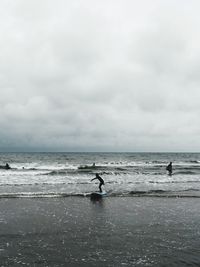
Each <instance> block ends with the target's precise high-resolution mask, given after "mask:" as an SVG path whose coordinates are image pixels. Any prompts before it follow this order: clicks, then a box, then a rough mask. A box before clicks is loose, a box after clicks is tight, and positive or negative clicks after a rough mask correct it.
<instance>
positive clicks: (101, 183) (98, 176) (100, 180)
mask: <svg viewBox="0 0 200 267" xmlns="http://www.w3.org/2000/svg"><path fill="white" fill-rule="evenodd" d="M93 180H99V182H100V183H99V192H100V193H102V189H101V187H102V185H104V180H103V178H101V176H100V175H99V174H98V173H96V177H95V178H93V179H92V180H91V181H93Z"/></svg>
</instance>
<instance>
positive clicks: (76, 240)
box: [0, 197, 200, 267]
mask: <svg viewBox="0 0 200 267" xmlns="http://www.w3.org/2000/svg"><path fill="white" fill-rule="evenodd" d="M199 210H200V200H199V199H198V198H154V197H106V198H104V199H103V200H102V201H100V202H91V200H90V198H87V197H66V198H47V199H45V198H41V199H40V198H38V199H36V198H32V199H31V198H16V199H7V198H2V199H0V266H1V267H3V266H31V267H34V266H48V267H51V266H52V267H56V266H68V267H70V266H74V267H79V266H87V267H93V266H98V267H100V266H104V267H105V266H116V267H117V266H152V267H157V266H159V267H162V266H163V267H164V266H169V267H173V266H181V267H184V266H200V212H199Z"/></svg>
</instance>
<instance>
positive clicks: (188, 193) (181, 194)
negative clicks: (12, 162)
mask: <svg viewBox="0 0 200 267" xmlns="http://www.w3.org/2000/svg"><path fill="white" fill-rule="evenodd" d="M92 193H93V192H83V193H81V192H77V193H74V192H71V193H65V192H23V193H0V198H66V197H90V196H91V194H92ZM131 196H132V197H164V198H188V197H189V198H200V190H198V189H192V188H191V189H186V190H182V191H170V190H147V191H137V190H136V191H130V192H112V191H111V190H110V191H108V192H107V194H106V195H105V197H131Z"/></svg>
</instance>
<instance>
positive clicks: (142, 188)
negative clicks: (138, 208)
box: [0, 153, 200, 197]
mask: <svg viewBox="0 0 200 267" xmlns="http://www.w3.org/2000/svg"><path fill="white" fill-rule="evenodd" d="M169 161H172V162H173V175H172V176H169V175H168V174H167V172H166V165H167V164H168V163H169ZM6 162H8V163H9V164H10V165H11V167H12V169H11V170H3V169H0V197H23V196H26V197H58V196H60V197H62V196H68V195H84V194H87V193H90V192H93V191H95V190H97V189H98V184H96V183H95V182H93V183H91V182H90V180H91V178H93V177H94V176H95V173H96V172H98V173H100V175H101V176H102V177H103V178H104V180H105V188H104V189H105V190H106V191H107V192H108V193H109V196H120V195H124V196H125V195H134V196H136V195H137V196H142V195H153V196H154V195H156V196H160V195H162V196H190V197H199V196H200V154H199V153H0V165H4V164H5V163H6ZM93 163H95V167H92V164H93Z"/></svg>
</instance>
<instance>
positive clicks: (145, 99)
mask: <svg viewBox="0 0 200 267" xmlns="http://www.w3.org/2000/svg"><path fill="white" fill-rule="evenodd" d="M199 10H200V2H199V0H196V1H195V0H190V1H188V0H187V1H186V0H140V1H138V0H101V1H94V0H73V1H71V0H42V1H41V0H29V1H27V0H1V2H0V151H3V152H4V151H55V152H57V151H66V152H67V151H83V152H86V151H107V152H109V151H114V152H117V151H119V152H120V151H122V152H125V151H127V152H171V151H177V152H184V151H186V152H187V151H188V152H199V151H200V123H199V121H200V119H199V118H200V104H199V100H200V49H199V47H200V30H199V29H200V16H199Z"/></svg>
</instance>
